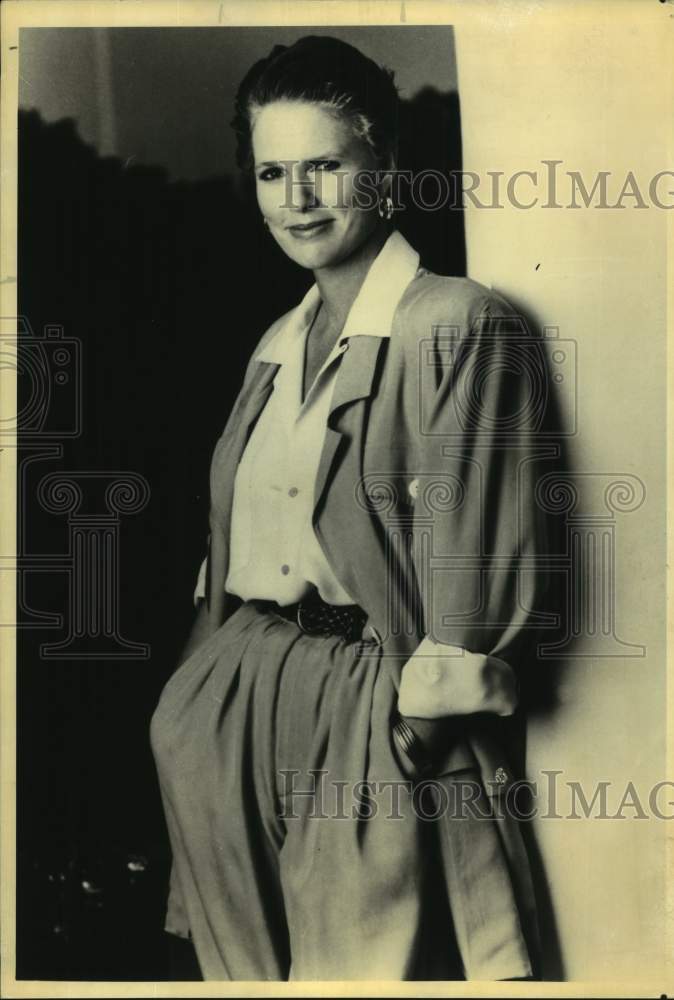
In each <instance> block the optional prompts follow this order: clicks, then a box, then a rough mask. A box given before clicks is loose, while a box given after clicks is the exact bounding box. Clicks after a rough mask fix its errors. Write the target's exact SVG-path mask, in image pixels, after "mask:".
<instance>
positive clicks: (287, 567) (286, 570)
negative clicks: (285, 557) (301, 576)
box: [281, 563, 290, 576]
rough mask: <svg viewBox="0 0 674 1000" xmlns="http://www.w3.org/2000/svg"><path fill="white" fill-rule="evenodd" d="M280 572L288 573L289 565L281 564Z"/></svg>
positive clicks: (285, 574)
mask: <svg viewBox="0 0 674 1000" xmlns="http://www.w3.org/2000/svg"><path fill="white" fill-rule="evenodd" d="M281 572H282V573H283V575H284V576H287V575H288V573H289V572H290V566H288V565H287V564H286V563H284V564H283V566H281Z"/></svg>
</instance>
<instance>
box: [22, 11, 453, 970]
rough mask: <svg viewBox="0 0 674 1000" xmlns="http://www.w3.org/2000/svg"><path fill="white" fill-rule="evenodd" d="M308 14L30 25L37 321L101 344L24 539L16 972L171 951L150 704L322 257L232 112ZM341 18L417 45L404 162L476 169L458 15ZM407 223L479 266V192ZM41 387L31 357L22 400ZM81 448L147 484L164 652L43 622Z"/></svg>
mask: <svg viewBox="0 0 674 1000" xmlns="http://www.w3.org/2000/svg"><path fill="white" fill-rule="evenodd" d="M310 32H311V33H318V32H317V30H316V29H303V28H296V29H271V28H269V29H251V28H249V29H243V28H241V29H239V28H237V29H230V28H227V29H176V28H174V29H129V28H127V29H103V30H101V29H96V30H85V29H57V30H47V29H29V30H26V29H23V30H22V32H21V37H20V47H19V48H20V74H21V79H22V91H21V96H20V111H19V123H18V124H19V191H18V193H19V206H18V208H19V273H18V295H19V313H20V314H21V316H22V317H23V323H24V328H26V329H27V327H28V326H29V327H30V329H31V330H32V336H33V337H38V338H39V336H40V334H41V331H42V330H43V329H44V327H45V325H48V324H57V325H59V326H61V327H63V336H64V337H66V338H75V339H76V340H77V341H79V342H80V343H81V359H82V364H81V372H80V375H79V386H80V389H81V392H82V401H83V406H82V414H83V420H82V426H81V433H79V435H78V436H76V437H73V438H64V439H63V441H62V448H61V452H62V454H61V456H60V457H51V458H48V457H45V458H40V459H38V460H36V461H31V462H29V463H28V464H25V465H24V466H23V473H22V482H21V485H20V492H19V511H18V513H19V521H20V525H21V526H22V530H23V532H24V538H25V540H24V549H25V553H28V554H32V556H39V557H41V558H43V561H44V559H46V560H48V559H49V558H50V557H51V556H53V557H55V559H56V562H55V563H54V566H52V568H51V569H50V570H49V571H39V570H38V569H34V570H33V571H29V570H26V571H25V573H24V576H23V584H24V589H23V592H22V596H21V599H20V607H19V609H18V611H17V614H18V617H19V622H20V623H22V622H23V623H24V624H25V627H22V628H20V629H19V632H18V668H17V683H18V725H17V744H18V745H17V752H18V772H17V780H18V794H17V822H18V829H17V835H18V848H19V855H18V867H17V878H18V891H17V977H18V978H30V979H47V978H50V979H51V978H54V979H58V978H62V979H93V980H97V979H122V980H124V979H131V980H142V979H149V980H154V979H162V978H171V975H172V972H171V969H170V967H169V965H168V961H167V951H166V942H165V940H164V938H165V935H163V933H162V925H163V916H164V905H165V898H166V887H167V879H168V870H169V862H170V854H169V849H168V843H167V839H166V832H165V827H164V821H163V815H162V810H161V803H160V800H159V792H158V787H157V782H156V776H155V771H154V764H153V761H152V756H151V752H150V747H149V738H148V727H149V720H150V717H151V714H152V712H153V710H154V707H155V705H156V703H157V700H158V697H159V693H160V691H161V689H162V687H163V685H164V684H165V682H166V680H167V678H168V677H169V675H170V674H171V672H172V671H173V670H174V669H175V668H176V666H177V665H178V657H179V653H180V649H181V647H182V644H183V642H184V640H185V637H186V635H187V632H188V630H189V627H190V623H191V619H192V616H193V614H194V608H193V606H192V590H193V587H194V583H195V578H196V572H197V569H198V566H199V563H200V561H201V559H202V557H203V555H204V548H205V539H206V534H207V530H208V527H207V515H208V468H209V461H210V455H211V452H212V449H213V446H214V444H215V441H216V439H217V438H218V436H219V435H220V433H221V431H222V428H223V426H224V423H225V421H226V418H227V415H228V412H229V410H230V408H231V405H232V402H233V399H234V396H235V393H236V391H237V389H238V387H239V384H240V381H241V376H242V373H243V369H244V366H245V363H246V361H247V360H248V358H249V356H250V354H251V352H252V350H253V348H254V346H255V344H256V342H257V340H258V339H259V337H260V336H261V335H262V333H263V332H264V330H265V328H266V327H267V326H268V325H269V323H270V322H271V321H272V320H273V319H274V318H276V316H278V315H279V314H280V313H282V312H284V311H285V310H286V309H288V308H289V307H290V306H291V305H293V304H294V303H295V302H297V300H298V299H299V298H300V297H301V296H302V294H303V293H304V291H305V290H306V288H307V287H308V284H309V283H310V280H311V276H310V275H309V274H307V273H306V272H302V271H301V270H300V269H299V268H297V266H296V265H294V264H292V263H291V262H290V261H288V260H287V259H286V258H284V257H283V255H282V254H281V252H280V250H278V248H277V247H276V245H275V244H273V242H272V241H271V239H270V237H269V236H268V234H267V232H266V230H265V229H264V227H263V226H262V225H261V223H260V219H259V217H258V213H257V210H256V207H255V205H254V203H253V202H252V199H251V197H250V194H249V193H248V192H247V190H246V186H245V185H243V184H241V182H240V179H239V178H238V177H237V176H236V173H235V171H234V168H233V165H232V158H233V145H232V142H231V137H230V136H229V131H228V124H227V123H228V121H229V118H230V117H231V105H232V99H233V88H234V87H235V86H236V84H237V83H238V80H239V78H240V76H241V75H242V73H243V72H244V71H245V70H246V69H247V68H248V66H249V65H250V64H251V63H252V62H253V60H254V59H255V58H259V57H260V56H262V55H264V54H266V53H267V52H268V51H269V49H270V48H271V46H272V45H273V44H275V43H276V42H285V43H288V42H292V41H293V40H294V38H297V37H301V36H302V35H304V34H307V33H310ZM401 32H403V34H401ZM323 33H333V32H332V31H327V32H325V31H324V32H323ZM334 33H335V34H338V35H339V36H340V37H342V38H345V39H346V40H348V41H352V42H353V43H354V44H356V45H358V46H359V47H361V48H362V49H363V50H364V51H365V52H366V53H367V54H368V55H371V56H372V57H373V58H375V59H377V60H378V61H380V62H385V63H386V64H388V65H390V66H391V68H393V69H395V70H396V79H397V80H398V82H399V85H401V86H402V96H403V99H404V104H403V117H402V136H401V152H400V163H399V166H400V167H401V168H403V169H411V170H422V169H428V168H433V169H436V170H441V171H443V172H445V173H447V172H448V171H450V170H456V169H460V167H461V143H460V125H459V102H458V96H457V93H456V74H455V63H454V48H453V37H452V32H451V29H448V28H444V29H443V28H439V27H437V26H435V27H432V28H393V27H392V28H377V29H372V28H363V29H357V28H351V29H344V28H342V29H339V30H338V31H337V30H335V31H334ZM399 228H400V229H401V230H402V232H403V233H404V234H405V235H406V236H407V238H408V239H410V241H411V242H412V243H413V245H415V246H416V247H417V249H419V250H420V252H421V253H422V263H423V264H425V265H426V266H427V267H430V268H431V269H432V270H435V271H438V272H440V273H445V274H463V273H464V272H465V248H464V233H463V219H462V216H461V213H459V212H456V211H449V210H447V211H445V212H429V213H423V212H419V211H413V210H411V208H410V209H408V210H406V211H405V212H402V213H401V214H400V218H399ZM25 336H26V337H28V336H30V334H28V333H26V334H25ZM19 355H20V356H21V348H20V352H19ZM46 364H47V367H49V365H50V364H51V361H50V360H49V357H48V358H47V361H46ZM32 391H33V389H32V387H31V377H30V372H27V371H26V370H24V369H23V368H22V366H21V364H19V394H20V395H19V412H20V413H21V411H22V406H25V404H26V401H27V400H28V398H29V396H30V393H31V392H32ZM45 427H48V421H47V422H46V424H45ZM38 438H39V435H38ZM26 440H27V439H26ZM31 441H32V443H33V445H34V444H35V441H36V438H35V435H33V437H31ZM38 443H39V442H38ZM30 455H31V453H30V450H29V449H28V447H27V446H25V447H24V449H23V450H22V451H20V457H21V458H22V459H23V461H24V462H26V461H27V459H28V458H30ZM59 471H65V472H69V473H70V472H78V471H79V472H82V471H96V472H101V473H109V472H125V471H126V472H134V473H137V474H140V475H141V476H143V477H144V478H145V479H146V480H147V482H148V484H149V487H150V498H149V502H148V503H147V505H146V506H145V507H144V509H143V510H141V511H140V512H138V513H136V514H134V515H130V516H128V517H123V518H122V519H121V523H120V537H121V543H120V554H119V559H120V563H119V566H120V570H119V572H120V599H119V608H118V612H119V623H120V630H121V634H122V635H123V637H124V638H125V639H127V640H129V641H133V642H139V643H147V644H148V645H149V647H150V656H149V658H141V657H139V658H137V659H126V660H114V659H113V660H103V659H97V658H96V657H91V658H88V659H84V660H69V659H61V660H58V659H57V660H54V659H51V660H50V659H46V658H45V657H44V656H43V655H42V653H41V646H42V645H43V644H44V643H49V642H58V641H59V640H61V639H63V638H64V635H65V632H64V629H65V626H64V628H61V629H58V628H49V627H47V628H45V627H42V628H37V627H35V611H36V610H37V611H39V612H40V613H47V612H54V613H58V614H61V615H64V616H65V619H66V621H67V620H68V617H69V615H70V613H71V609H70V608H69V606H68V605H69V594H68V578H67V574H66V572H64V571H63V570H62V569H60V570H59V568H58V565H57V564H58V557H59V555H63V553H65V552H67V548H68V531H67V519H66V517H65V516H60V517H59V516H58V515H56V514H54V513H53V512H51V513H50V512H48V511H45V510H44V508H43V507H42V506H41V504H40V502H39V501H38V486H39V483H40V481H41V480H42V479H43V477H44V476H45V475H47V474H50V473H54V472H59ZM26 565H28V563H26Z"/></svg>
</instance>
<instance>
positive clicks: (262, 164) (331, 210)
mask: <svg viewBox="0 0 674 1000" xmlns="http://www.w3.org/2000/svg"><path fill="white" fill-rule="evenodd" d="M252 141H253V155H254V160H255V184H256V191H257V200H258V204H259V206H260V209H261V211H262V214H263V216H264V217H265V219H266V220H267V224H268V226H269V231H270V233H271V234H272V236H273V237H274V239H275V240H276V242H277V243H278V244H279V246H280V247H281V249H282V250H283V251H284V252H285V253H286V254H287V255H288V256H289V257H290V258H291V259H292V260H294V261H296V262H297V263H298V264H300V265H301V266H302V267H307V268H311V269H312V270H317V269H320V268H323V267H330V266H333V265H335V264H338V263H340V262H341V261H343V260H346V258H347V257H349V256H350V255H351V254H352V253H353V252H354V251H355V250H357V249H358V248H359V247H360V246H362V244H363V243H365V242H366V241H367V240H368V239H369V237H370V236H372V235H373V233H374V232H375V230H377V229H378V228H379V226H380V225H381V219H380V218H379V215H378V212H377V208H376V202H377V198H376V197H373V192H372V188H371V187H370V188H368V189H367V196H369V201H370V202H374V206H373V207H368V208H361V207H359V206H358V204H356V203H354V194H355V193H356V191H355V189H354V185H355V183H356V176H357V174H358V173H359V172H361V171H373V170H375V169H376V161H375V157H374V154H373V153H372V150H371V149H370V147H369V146H368V145H367V143H365V142H364V141H363V140H362V139H359V138H358V137H357V136H356V135H355V134H354V132H353V129H352V128H351V126H350V124H349V122H348V121H347V120H345V119H344V118H343V117H342V116H341V115H338V114H336V113H334V112H331V111H328V110H326V109H325V108H323V107H321V106H320V105H318V104H311V103H309V102H305V101H286V100H283V101H276V102H274V103H273V104H266V105H265V106H264V107H263V108H261V109H260V110H259V111H258V113H257V116H256V118H255V122H254V126H253V133H252ZM364 190H365V186H364V185H362V186H361V195H360V199H361V202H365V201H366V200H367V196H365V195H364V194H363V193H362V192H363V191H364Z"/></svg>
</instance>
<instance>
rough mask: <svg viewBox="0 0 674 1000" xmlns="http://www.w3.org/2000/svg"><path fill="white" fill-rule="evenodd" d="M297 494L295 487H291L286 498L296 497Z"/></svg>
mask: <svg viewBox="0 0 674 1000" xmlns="http://www.w3.org/2000/svg"><path fill="white" fill-rule="evenodd" d="M298 493H299V490H298V489H297V487H296V486H291V487H290V489H289V490H288V496H289V497H296V496H297V494H298Z"/></svg>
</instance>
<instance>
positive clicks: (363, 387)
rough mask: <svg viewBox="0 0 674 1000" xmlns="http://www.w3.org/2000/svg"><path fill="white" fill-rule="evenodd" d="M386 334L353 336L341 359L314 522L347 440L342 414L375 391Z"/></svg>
mask: <svg viewBox="0 0 674 1000" xmlns="http://www.w3.org/2000/svg"><path fill="white" fill-rule="evenodd" d="M384 339H385V338H383V337H375V336H367V337H352V338H351V339H350V340H349V347H348V350H347V351H346V353H345V354H344V357H343V358H342V361H341V363H340V367H339V371H338V374H337V379H336V381H335V388H334V390H333V395H332V402H331V404H330V413H329V415H328V426H327V428H326V432H325V439H324V442H323V450H322V452H321V458H320V462H319V465H318V474H317V476H316V485H315V490H314V518H313V520H314V523H315V521H316V518H317V516H318V513H319V508H320V506H321V503H322V500H323V497H324V494H325V492H326V490H327V487H328V486H329V483H330V481H331V473H332V471H333V468H334V466H335V463H336V458H337V453H338V450H339V447H340V444H341V443H342V440H343V431H342V430H341V429H340V417H341V415H342V412H343V410H344V408H345V407H347V406H349V405H350V404H351V403H354V402H355V401H356V400H358V399H366V398H367V397H368V396H370V395H371V393H372V388H373V385H374V377H375V372H376V369H377V361H378V359H379V355H380V353H381V350H382V346H383V344H384Z"/></svg>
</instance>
